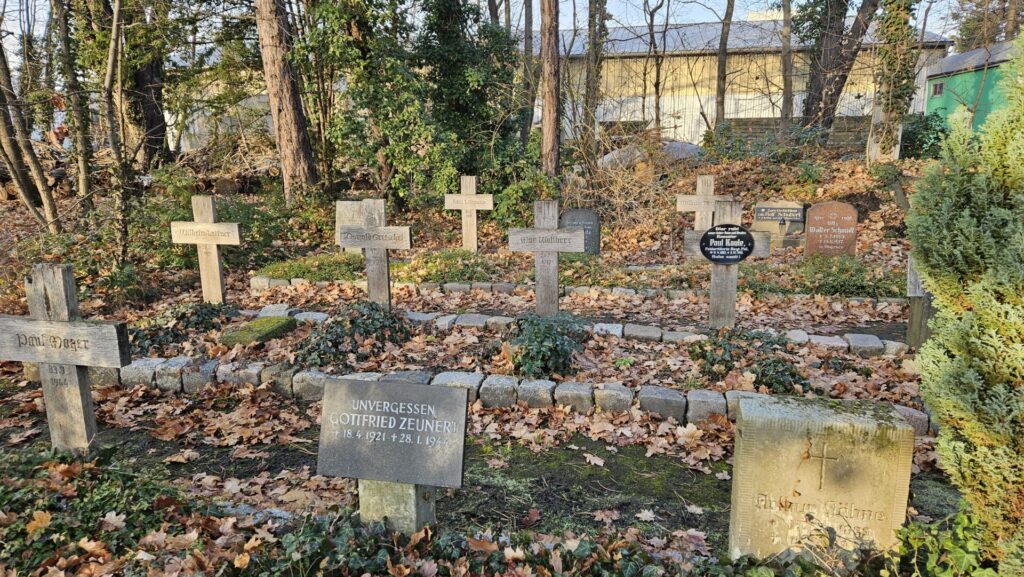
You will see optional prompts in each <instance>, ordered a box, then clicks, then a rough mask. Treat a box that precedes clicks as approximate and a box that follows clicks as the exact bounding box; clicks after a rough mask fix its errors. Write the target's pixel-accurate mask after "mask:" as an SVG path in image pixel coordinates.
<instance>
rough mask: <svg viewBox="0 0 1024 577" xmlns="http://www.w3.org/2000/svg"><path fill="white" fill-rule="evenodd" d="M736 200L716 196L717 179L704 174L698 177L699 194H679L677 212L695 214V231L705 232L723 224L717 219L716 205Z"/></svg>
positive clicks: (727, 196)
mask: <svg viewBox="0 0 1024 577" xmlns="http://www.w3.org/2000/svg"><path fill="white" fill-rule="evenodd" d="M731 200H735V199H734V198H733V197H731V196H729V195H716V194H715V177H714V176H711V175H708V174H702V175H700V176H698V177H697V194H677V195H676V212H693V213H695V214H694V216H693V230H695V231H697V232H704V231H705V230H707V229H709V228H711V227H712V226H714V225H716V224H718V223H719V222H722V221H721V220H720V219H716V218H715V203H716V202H722V201H731Z"/></svg>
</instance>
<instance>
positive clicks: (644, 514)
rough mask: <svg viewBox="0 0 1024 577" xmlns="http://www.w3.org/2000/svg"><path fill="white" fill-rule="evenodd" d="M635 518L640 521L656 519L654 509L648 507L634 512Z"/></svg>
mask: <svg viewBox="0 0 1024 577" xmlns="http://www.w3.org/2000/svg"><path fill="white" fill-rule="evenodd" d="M636 518H637V519H639V520H640V521H647V522H650V521H653V520H655V519H657V517H656V516H655V515H654V511H651V510H650V509H642V510H641V511H640V512H639V513H637V514H636Z"/></svg>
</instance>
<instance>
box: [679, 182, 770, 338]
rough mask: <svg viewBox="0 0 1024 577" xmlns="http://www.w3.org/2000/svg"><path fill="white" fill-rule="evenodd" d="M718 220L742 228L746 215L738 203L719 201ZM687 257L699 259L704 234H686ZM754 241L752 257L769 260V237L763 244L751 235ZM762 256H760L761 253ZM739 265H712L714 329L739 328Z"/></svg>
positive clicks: (712, 318)
mask: <svg viewBox="0 0 1024 577" xmlns="http://www.w3.org/2000/svg"><path fill="white" fill-rule="evenodd" d="M714 212H715V218H716V220H717V222H716V226H717V225H726V224H731V225H737V226H738V225H739V224H740V219H741V218H742V215H743V203H741V202H736V201H718V202H717V203H715V208H714ZM686 232H687V235H686V246H685V250H686V253H687V254H696V255H700V254H702V253H701V249H700V241H701V236H702V235H701V234H699V233H697V232H694V231H686ZM747 234H748V236H750V237H751V238H752V239H753V247H752V250H753V254H754V255H756V256H767V254H766V253H767V251H768V250H769V249H768V247H769V244H770V242H769V240H768V239H769V237H770V235H769V234H767V233H761V234H763V237H762V238H761V239H760V240H757V239H758V235H750V234H749V233H747ZM759 252H760V253H761V254H760V255H759V254H758V253H759ZM744 258H745V257H744ZM738 269H739V264H738V263H737V264H718V263H715V262H712V263H711V286H710V287H709V290H708V293H709V296H710V299H711V310H710V315H709V321H708V325H709V326H710V327H711V328H714V329H720V328H726V327H732V326H734V325H735V324H736V284H737V281H738V276H739V274H738V273H739V271H738Z"/></svg>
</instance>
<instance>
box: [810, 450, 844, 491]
mask: <svg viewBox="0 0 1024 577" xmlns="http://www.w3.org/2000/svg"><path fill="white" fill-rule="evenodd" d="M808 457H809V458H811V459H818V460H819V461H821V471H820V472H819V473H818V490H819V491H820V490H821V489H824V488H825V463H826V461H839V457H829V456H828V443H827V442H825V443H822V445H821V454H820V455H808Z"/></svg>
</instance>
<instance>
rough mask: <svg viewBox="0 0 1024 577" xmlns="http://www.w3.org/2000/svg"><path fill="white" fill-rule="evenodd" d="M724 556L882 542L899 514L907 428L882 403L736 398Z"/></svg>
mask: <svg viewBox="0 0 1024 577" xmlns="http://www.w3.org/2000/svg"><path fill="white" fill-rule="evenodd" d="M738 413H739V414H738V416H737V419H736V448H735V451H734V455H733V461H734V465H733V482H732V503H731V513H730V520H729V553H730V554H731V555H732V557H733V558H734V559H735V558H738V557H740V556H743V555H753V556H755V557H759V558H763V557H768V556H770V555H774V554H777V553H781V552H783V551H786V550H789V549H793V550H801V549H803V548H804V547H806V546H807V545H810V544H817V545H819V546H820V544H821V543H820V541H821V540H822V538H823V535H824V534H827V533H828V532H829V531H834V533H835V535H834V536H833V540H834V541H835V543H836V545H837V546H838V547H840V548H842V549H846V550H851V549H855V548H857V547H859V546H864V545H871V546H872V547H874V548H877V549H883V550H884V549H888V548H890V547H892V546H893V545H895V544H896V543H897V540H896V535H895V530H896V529H898V528H899V527H900V526H901V525H902V524H903V520H904V518H905V517H906V511H907V497H908V495H909V492H910V468H911V463H912V460H913V454H914V429H913V427H911V426H910V424H908V423H907V422H906V421H905V420H904V419H903V418H902V417H901V416H900V415H899V414H898V413H897V412H896V411H895V410H894V409H893V407H892V405H890V404H889V403H877V402H870V401H832V400H828V399H824V400H822V399H804V398H799V397H789V396H787V397H781V396H775V395H772V396H763V397H759V398H749V399H741V400H740V402H739V411H738Z"/></svg>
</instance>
